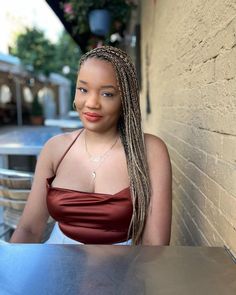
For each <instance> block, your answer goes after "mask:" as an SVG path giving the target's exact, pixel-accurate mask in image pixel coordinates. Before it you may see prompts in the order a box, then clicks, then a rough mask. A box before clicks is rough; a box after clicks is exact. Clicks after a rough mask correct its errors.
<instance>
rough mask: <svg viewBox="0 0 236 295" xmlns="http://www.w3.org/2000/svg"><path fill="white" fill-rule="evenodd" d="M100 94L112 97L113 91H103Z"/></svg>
mask: <svg viewBox="0 0 236 295" xmlns="http://www.w3.org/2000/svg"><path fill="white" fill-rule="evenodd" d="M102 95H103V96H105V97H112V96H114V94H113V93H110V92H104V93H103V94H102Z"/></svg>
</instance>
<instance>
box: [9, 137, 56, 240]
mask: <svg viewBox="0 0 236 295" xmlns="http://www.w3.org/2000/svg"><path fill="white" fill-rule="evenodd" d="M53 150H55V138H52V139H50V140H49V141H48V142H47V143H46V144H45V146H44V148H43V149H42V151H41V153H40V156H39V158H38V161H37V164H36V169H35V175H34V181H33V184H32V188H31V192H30V194H29V197H28V200H27V203H26V206H25V208H24V211H23V214H22V216H21V219H20V221H19V224H18V226H17V229H16V230H15V232H14V233H13V235H12V237H11V239H10V242H11V243H39V242H40V241H41V238H42V235H43V233H44V230H45V227H46V223H47V220H48V217H49V214H48V210H47V204H46V196H47V189H46V178H48V177H50V176H52V175H53V153H52V151H53Z"/></svg>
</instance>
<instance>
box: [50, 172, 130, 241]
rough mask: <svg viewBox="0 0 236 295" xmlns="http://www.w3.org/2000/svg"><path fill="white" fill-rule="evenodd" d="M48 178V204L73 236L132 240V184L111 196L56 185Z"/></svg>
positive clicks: (93, 238) (70, 236) (61, 228)
mask: <svg viewBox="0 0 236 295" xmlns="http://www.w3.org/2000/svg"><path fill="white" fill-rule="evenodd" d="M54 178H55V176H53V177H51V178H48V179H47V189H48V194H47V207H48V211H49V214H50V215H51V216H52V217H53V218H54V219H55V220H56V221H57V222H58V224H59V228H60V230H61V231H62V232H63V233H64V234H65V235H66V236H68V237H69V238H71V239H73V240H76V241H78V242H81V243H83V244H114V243H121V242H125V241H126V240H128V239H129V237H128V229H129V225H130V221H131V218H132V211H133V206H132V201H131V194H130V189H129V187H127V188H125V189H123V190H121V191H120V192H118V193H116V194H113V195H110V194H102V193H88V192H82V191H76V190H71V189H65V188H59V187H52V186H51V183H52V181H53V179H54Z"/></svg>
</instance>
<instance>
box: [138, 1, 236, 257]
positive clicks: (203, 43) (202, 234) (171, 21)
mask: <svg viewBox="0 0 236 295" xmlns="http://www.w3.org/2000/svg"><path fill="white" fill-rule="evenodd" d="M141 2H142V22H144V23H145V26H142V36H143V37H142V43H141V45H142V50H141V52H142V63H143V65H145V58H146V50H148V53H149V58H150V63H151V64H150V67H149V75H148V76H149V80H150V81H149V82H150V89H149V90H150V98H151V104H152V113H151V115H149V116H146V117H145V118H144V125H145V128H147V129H148V130H151V131H152V132H153V133H154V134H157V135H158V136H160V137H161V138H163V139H164V141H165V142H166V144H167V146H168V150H169V153H170V156H171V161H172V167H173V197H174V198H173V202H174V206H175V209H174V212H173V213H174V215H176V216H174V219H173V220H174V222H175V223H176V224H174V225H173V240H174V242H175V243H180V244H187V243H189V242H190V237H192V239H194V243H195V244H199V245H201V244H204V243H206V241H208V244H210V245H221V246H222V245H223V244H225V245H228V246H229V247H231V249H233V250H234V251H235V253H236V246H235V245H236V236H235V229H234V227H235V211H234V209H233V207H234V205H235V201H234V197H235V191H236V181H235V179H236V174H235V173H236V172H235V170H236V169H235V164H236V162H235V159H236V157H235V155H236V154H235V153H236V148H235V146H236V145H235V136H236V94H235V93H236V83H235V80H236V68H235V57H236V47H235V44H236V39H235V32H236V18H235V11H236V3H235V1H233V0H222V1H215V2H214V1H203V0H200V1H195V2H193V1H191V2H189V1H182V2H181V1H177V2H174V1H168V0H167V1H164V0H160V1H158V2H157V4H156V5H154V3H153V2H152V1H151V2H147V1H144V0H142V1H141ZM146 70H147V69H146V66H143V67H142V78H143V79H144V80H145V83H143V85H145V87H146V86H147V83H146V78H147V75H146ZM141 98H142V109H143V110H144V112H145V106H146V91H145V89H144V90H143V91H142V95H141ZM229 196H230V197H229Z"/></svg>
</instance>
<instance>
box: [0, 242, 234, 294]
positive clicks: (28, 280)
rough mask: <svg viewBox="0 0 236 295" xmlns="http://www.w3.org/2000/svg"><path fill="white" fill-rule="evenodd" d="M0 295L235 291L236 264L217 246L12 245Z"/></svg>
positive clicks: (1, 264) (3, 259) (0, 249)
mask: <svg viewBox="0 0 236 295" xmlns="http://www.w3.org/2000/svg"><path fill="white" fill-rule="evenodd" d="M0 294H1V295H8V294H10V295H15V294H22V295H23V294H24V295H28V294H29V295H34V294H35V295H36V294H40V295H42V294H48V295H53V294H57V295H60V294H63V295H67V294H68V295H74V294H88V295H98V294H99V295H100V294H101V295H106V294H109V295H112V294H117V295H122V294H135V295H136V294H147V295H149V294H158V295H169V294H171V295H172V294H173V295H185V294H186V295H195V294H196V295H205V294H206V295H211V294H214V295H231V294H232V295H235V294H236V264H235V263H234V262H233V260H232V259H231V257H230V256H229V254H228V253H227V252H226V251H225V250H224V249H223V248H213V247H211V248H210V247H154V246H153V247H152V246H149V247H148V246H147V247H142V246H137V247H132V246H115V245H114V246H104V245H103V246H92V245H45V244H44V245H43V244H41V245H26V244H9V245H2V246H0Z"/></svg>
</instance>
